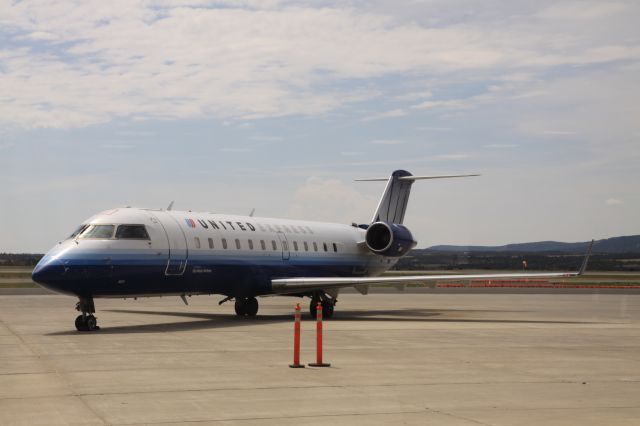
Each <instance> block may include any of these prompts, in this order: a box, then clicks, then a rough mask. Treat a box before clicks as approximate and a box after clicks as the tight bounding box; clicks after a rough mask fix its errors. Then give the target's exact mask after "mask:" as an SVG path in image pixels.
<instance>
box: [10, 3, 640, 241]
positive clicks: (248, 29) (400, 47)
mask: <svg viewBox="0 0 640 426" xmlns="http://www.w3.org/2000/svg"><path fill="white" fill-rule="evenodd" d="M638 16H640V3H638V2H637V1H633V0H631V1H624V0H621V1H610V2H609V1H564V0H553V1H545V0H538V1H517V0H516V1H514V0H509V1H495V0H485V1H481V2H480V1H463V0H422V1H420V0H413V1H398V0H373V1H359V0H353V1H348V0H346V1H280V0H266V1H252V0H245V1H225V0H221V1H206V0H193V1H184V2H183V1H173V0H123V1H119V0H113V1H108V2H104V1H61V0H55V1H46V0H39V1H30V0H23V1H6V0H0V252H2V251H7V252H44V251H46V250H47V249H48V248H49V247H51V246H53V245H54V244H55V243H56V242H57V241H59V240H60V239H61V238H64V237H65V236H66V235H68V234H69V233H70V232H71V231H72V230H73V229H74V228H75V227H76V226H77V225H78V224H79V223H81V222H82V221H83V220H85V219H86V218H88V217H89V216H91V215H93V214H94V213H96V212H99V211H102V210H106V209H110V208H113V207H116V206H127V205H130V206H137V207H150V208H166V207H167V205H168V204H169V203H170V202H171V201H175V204H174V209H177V210H180V209H181V210H194V211H211V212H218V213H228V214H249V212H250V211H251V210H252V209H253V208H255V209H256V213H255V214H256V216H265V217H285V218H296V219H308V220H321V221H332V222H333V221H335V222H341V223H347V224H349V223H351V222H357V223H368V222H369V221H370V219H371V217H372V215H373V212H374V210H375V207H376V205H377V202H378V199H379V197H380V195H381V193H382V191H383V189H384V183H383V182H354V179H357V178H369V177H383V176H387V175H389V174H390V173H391V172H392V171H393V170H396V169H405V170H408V171H410V172H411V173H413V174H415V175H435V174H452V173H453V174H457V173H480V174H481V175H482V176H480V177H475V178H468V179H451V180H434V181H419V182H417V183H416V184H414V185H413V189H412V195H411V199H410V203H409V208H408V211H407V215H406V218H405V224H406V225H407V226H408V227H409V228H410V229H411V231H412V232H413V235H414V237H415V238H416V240H418V247H428V246H431V245H436V244H474V245H497V244H506V243H515V242H526V241H541V240H558V241H585V240H588V239H591V238H596V239H598V238H607V237H613V236H619V235H632V234H640V226H639V225H638V223H639V222H638V216H639V215H638V213H639V212H640V191H638V182H640V105H639V103H638V99H640V27H639V26H638V25H637V20H638Z"/></svg>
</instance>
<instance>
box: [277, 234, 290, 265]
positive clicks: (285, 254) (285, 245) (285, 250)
mask: <svg viewBox="0 0 640 426" xmlns="http://www.w3.org/2000/svg"><path fill="white" fill-rule="evenodd" d="M278 239H279V240H280V246H282V260H289V257H290V256H291V252H290V251H289V241H287V236H286V235H284V233H283V232H278Z"/></svg>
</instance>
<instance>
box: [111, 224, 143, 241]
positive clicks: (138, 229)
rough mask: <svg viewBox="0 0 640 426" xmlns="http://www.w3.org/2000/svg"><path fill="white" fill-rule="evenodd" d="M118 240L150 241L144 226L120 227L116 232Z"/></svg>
mask: <svg viewBox="0 0 640 426" xmlns="http://www.w3.org/2000/svg"><path fill="white" fill-rule="evenodd" d="M116 238H118V239H123V240H148V239H149V234H148V233H147V230H146V228H145V227H144V225H119V226H118V230H117V231H116Z"/></svg>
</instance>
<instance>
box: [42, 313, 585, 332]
mask: <svg viewBox="0 0 640 426" xmlns="http://www.w3.org/2000/svg"><path fill="white" fill-rule="evenodd" d="M106 312H114V313H125V314H137V315H158V316H164V317H180V318H193V319H195V320H196V321H179V322H163V323H154V324H132V325H126V326H113V327H110V326H106V327H104V328H101V329H100V331H99V332H98V333H100V334H127V333H166V332H173V331H175V332H179V331H192V330H203V329H219V328H227V327H242V326H246V325H254V324H273V323H286V322H291V323H293V315H292V314H275V315H258V316H257V317H255V318H247V317H237V316H236V315H233V314H216V313H205V312H175V311H173V312H172V311H149V310H133V309H109V310H106ZM448 312H461V313H466V314H474V313H510V312H524V311H495V310H464V309H397V310H391V309H385V310H367V311H360V310H345V311H339V312H336V314H335V317H333V318H332V319H330V320H325V321H326V322H329V323H331V322H348V321H362V322H371V321H374V322H416V321H425V322H446V323H456V322H457V323H489V324H593V323H592V322H585V321H551V320H512V319H499V318H496V319H490V318H489V319H487V318H441V316H442V315H443V314H445V313H448ZM467 316H468V315H467ZM303 321H314V320H313V319H312V318H310V317H309V315H308V314H307V315H303ZM77 333H78V332H77V331H75V330H73V331H71V330H69V331H60V332H54V333H49V335H75V334H77Z"/></svg>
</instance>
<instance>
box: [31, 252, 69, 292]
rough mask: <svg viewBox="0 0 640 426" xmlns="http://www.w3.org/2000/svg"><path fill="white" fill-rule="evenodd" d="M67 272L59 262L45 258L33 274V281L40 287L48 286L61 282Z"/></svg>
mask: <svg viewBox="0 0 640 426" xmlns="http://www.w3.org/2000/svg"><path fill="white" fill-rule="evenodd" d="M65 272H66V268H65V267H64V265H63V264H62V262H60V261H59V260H57V259H52V258H43V259H42V260H40V262H38V264H37V265H36V267H35V268H34V270H33V272H32V273H31V279H32V280H33V281H35V282H37V283H38V284H40V285H44V286H46V285H47V284H53V283H55V282H57V281H59V280H60V279H61V278H62V277H63V275H64V273H65Z"/></svg>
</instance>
